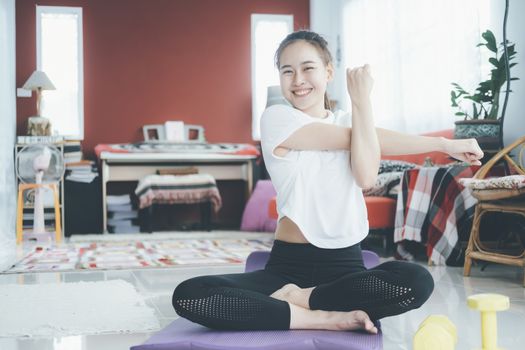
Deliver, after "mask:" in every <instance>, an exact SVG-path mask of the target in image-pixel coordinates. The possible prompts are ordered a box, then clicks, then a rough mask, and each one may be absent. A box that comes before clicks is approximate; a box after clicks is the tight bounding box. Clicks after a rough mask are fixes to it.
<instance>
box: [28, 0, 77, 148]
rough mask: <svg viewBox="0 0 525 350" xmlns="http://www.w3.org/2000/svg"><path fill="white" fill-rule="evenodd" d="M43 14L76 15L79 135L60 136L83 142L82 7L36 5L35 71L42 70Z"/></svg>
mask: <svg viewBox="0 0 525 350" xmlns="http://www.w3.org/2000/svg"><path fill="white" fill-rule="evenodd" d="M45 13H53V14H75V15H77V33H78V46H77V50H78V51H77V57H78V62H77V64H78V71H77V74H78V76H77V77H78V96H77V103H78V123H79V134H76V135H75V134H73V135H62V134H61V136H64V138H65V139H66V140H84V38H83V37H84V34H83V24H82V23H83V20H82V7H73V6H40V5H36V62H37V63H36V65H37V70H42V32H41V27H42V23H41V16H42V14H45Z"/></svg>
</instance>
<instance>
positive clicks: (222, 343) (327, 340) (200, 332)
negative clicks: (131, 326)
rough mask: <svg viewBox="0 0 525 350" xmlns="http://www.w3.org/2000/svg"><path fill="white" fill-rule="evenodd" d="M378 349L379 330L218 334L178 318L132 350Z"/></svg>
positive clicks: (220, 332) (381, 347)
mask: <svg viewBox="0 0 525 350" xmlns="http://www.w3.org/2000/svg"><path fill="white" fill-rule="evenodd" d="M241 349H242V350H245V349H251V350H252V349H253V350H255V349H257V350H343V349H347V350H381V349H383V336H382V334H381V330H379V333H378V334H375V335H371V334H366V333H364V332H340V331H310V330H308V331H306V330H305V331H299V330H293V331H217V330H211V329H209V328H206V327H203V326H200V325H198V324H195V323H192V322H190V321H188V320H186V319H184V318H179V319H177V320H175V321H173V322H172V323H171V324H169V325H168V326H167V327H166V328H164V329H163V330H162V331H160V332H158V333H157V334H155V335H153V336H152V337H151V338H149V339H148V340H147V341H146V342H145V343H144V344H142V345H138V346H133V347H132V348H131V350H241Z"/></svg>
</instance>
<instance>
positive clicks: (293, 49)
mask: <svg viewBox="0 0 525 350" xmlns="http://www.w3.org/2000/svg"><path fill="white" fill-rule="evenodd" d="M276 64H277V68H278V70H279V75H280V83H281V89H282V92H283V95H284V97H285V98H286V99H287V100H288V102H290V104H291V106H284V105H276V106H272V107H269V108H268V109H267V110H266V111H265V112H264V114H263V116H262V118H261V145H262V149H263V156H264V160H265V163H266V166H267V168H268V171H269V173H270V176H271V178H272V183H273V184H274V187H275V188H276V190H277V208H278V212H279V221H278V226H277V230H276V233H275V238H276V239H275V242H274V245H273V247H272V251H271V254H270V259H269V261H268V263H267V265H266V266H265V269H264V270H260V271H255V272H251V273H243V274H228V275H217V276H201V277H196V278H192V279H189V280H187V281H184V282H182V283H181V284H180V285H179V286H178V287H177V288H176V289H175V292H174V294H173V305H174V307H175V310H176V311H177V313H178V314H179V315H180V316H182V317H185V318H187V319H189V320H191V321H194V322H197V323H200V324H202V325H205V326H208V327H211V328H220V329H329V330H356V329H364V330H366V331H367V332H370V333H377V328H376V327H375V325H374V323H373V321H372V320H377V319H380V318H383V317H386V316H393V315H398V314H401V313H404V312H407V311H409V310H412V309H415V308H418V307H420V306H421V305H422V304H423V303H424V302H425V301H426V300H427V299H428V298H429V297H430V295H431V293H432V290H433V287H434V282H433V279H432V277H431V276H430V274H429V273H428V271H427V270H426V269H425V268H423V267H421V266H419V265H416V264H412V263H407V262H400V261H390V262H386V263H383V264H380V265H379V266H377V267H375V268H373V269H370V270H366V269H365V267H364V265H363V261H362V256H361V249H360V246H359V242H360V241H362V240H363V239H364V238H365V237H366V235H367V233H368V221H367V213H366V207H365V204H364V198H363V194H362V189H363V188H367V187H370V186H372V185H373V184H374V183H375V180H376V177H377V172H378V168H379V161H380V156H381V154H409V153H423V152H429V151H442V152H445V153H448V154H450V155H451V156H453V157H455V158H457V159H460V160H463V161H467V162H469V163H471V164H479V163H480V162H479V159H480V158H481V157H482V156H483V153H482V152H481V150H480V149H479V146H478V145H477V143H476V141H475V140H446V139H443V138H432V137H422V136H410V135H405V134H401V133H396V132H392V131H388V130H384V129H376V128H375V127H374V122H373V117H372V108H371V103H370V92H371V89H372V85H373V81H372V78H371V76H370V68H369V66H368V65H365V66H364V67H360V68H356V69H352V70H348V71H347V86H348V92H349V94H350V98H351V100H352V114H351V117H350V116H348V115H345V114H338V115H334V114H333V113H332V112H330V110H329V105H328V99H327V97H326V87H327V83H328V82H329V81H330V80H331V79H332V78H333V65H332V56H331V54H330V52H329V51H328V48H327V43H326V41H325V40H324V39H323V38H322V37H321V36H319V35H318V34H316V33H313V32H308V31H299V32H295V33H292V34H290V35H289V36H288V37H286V38H285V39H284V40H283V42H282V43H281V44H280V46H279V48H278V50H277V53H276ZM350 125H351V127H350Z"/></svg>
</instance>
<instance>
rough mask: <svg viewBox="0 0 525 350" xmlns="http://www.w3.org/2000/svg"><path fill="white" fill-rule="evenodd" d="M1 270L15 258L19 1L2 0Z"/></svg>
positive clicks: (0, 51)
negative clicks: (16, 48) (16, 55)
mask: <svg viewBox="0 0 525 350" xmlns="http://www.w3.org/2000/svg"><path fill="white" fill-rule="evenodd" d="M0 77H2V78H1V79H0V125H1V127H0V271H2V270H5V269H6V268H8V267H9V266H10V265H11V264H12V263H14V260H15V207H16V201H15V199H16V191H15V188H16V187H15V186H16V185H15V179H14V165H13V146H14V144H15V135H16V97H15V84H16V82H15V0H0Z"/></svg>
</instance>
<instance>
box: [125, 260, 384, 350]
mask: <svg viewBox="0 0 525 350" xmlns="http://www.w3.org/2000/svg"><path fill="white" fill-rule="evenodd" d="M268 258H269V252H265V251H257V252H253V253H251V254H250V255H249V256H248V258H247V260H246V272H250V271H254V270H258V269H262V268H264V265H265V264H266V262H267V261H268ZM363 262H364V264H365V267H366V268H367V269H370V268H372V267H374V266H377V265H378V264H379V256H378V255H377V254H376V253H374V252H371V251H367V250H363ZM248 349H249V350H382V349H383V335H382V333H381V329H380V328H379V333H378V334H375V335H373V334H367V333H365V332H341V331H339V332H338V331H324V330H323V331H312V330H304V331H303V330H293V331H220V330H213V329H209V328H206V327H203V326H201V325H198V324H196V323H192V322H190V321H188V320H186V319H184V318H179V319H176V320H175V321H173V322H172V323H170V324H169V325H168V326H167V327H166V328H164V329H163V330H161V331H160V332H158V333H156V334H154V335H153V336H152V337H151V338H149V339H148V340H147V341H146V342H145V343H144V344H142V345H137V346H133V347H131V350H248Z"/></svg>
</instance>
